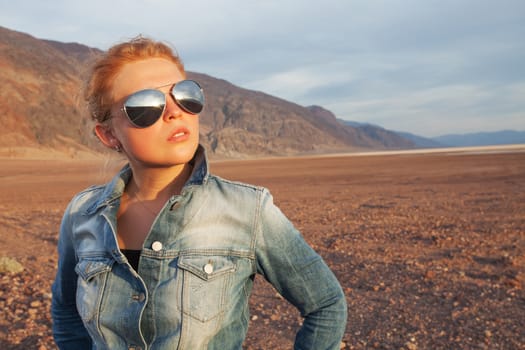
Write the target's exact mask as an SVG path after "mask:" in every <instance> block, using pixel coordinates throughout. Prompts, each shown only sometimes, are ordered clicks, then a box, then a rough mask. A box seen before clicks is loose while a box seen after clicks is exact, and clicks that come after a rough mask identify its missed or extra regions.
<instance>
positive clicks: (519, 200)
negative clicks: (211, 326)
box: [0, 148, 525, 350]
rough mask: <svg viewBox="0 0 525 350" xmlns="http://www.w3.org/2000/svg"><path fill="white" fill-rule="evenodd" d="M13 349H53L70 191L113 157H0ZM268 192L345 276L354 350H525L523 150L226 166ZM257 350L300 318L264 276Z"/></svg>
mask: <svg viewBox="0 0 525 350" xmlns="http://www.w3.org/2000/svg"><path fill="white" fill-rule="evenodd" d="M0 164H1V166H0V180H1V181H0V230H1V231H0V257H9V258H11V259H15V260H16V261H18V262H19V263H21V264H22V265H23V267H24V270H23V271H21V272H18V273H0V310H1V311H0V312H1V313H2V314H1V316H0V349H6V350H9V349H40V350H43V349H54V348H55V347H54V345H53V341H52V336H51V320H50V315H49V308H50V298H51V294H50V285H51V283H52V280H53V277H54V270H55V266H56V263H57V255H56V243H57V231H58V226H59V223H60V219H61V215H62V211H63V210H64V208H65V206H66V204H67V203H68V201H69V199H70V198H71V196H72V195H73V194H74V193H76V192H78V191H79V190H81V189H83V188H85V187H86V186H88V185H90V184H93V183H100V182H103V181H105V180H106V179H107V178H108V177H109V176H110V175H111V174H112V171H113V169H114V168H115V166H116V164H117V161H114V160H110V161H107V160H102V161H100V160H83V161H79V160H57V159H55V160H37V159H33V160H28V159H10V158H2V159H0ZM211 169H212V171H213V172H214V173H216V174H218V175H221V176H223V177H226V178H229V179H234V180H240V181H244V182H249V183H253V184H258V185H262V186H266V187H268V188H269V189H270V190H271V192H272V193H273V195H274V197H275V201H276V203H277V204H278V205H279V206H280V207H281V209H282V210H283V211H284V212H285V214H287V215H288V217H289V218H290V219H291V220H292V222H294V224H295V225H296V226H297V227H298V228H299V229H300V230H301V232H302V233H303V235H304V236H305V238H306V240H307V241H308V242H309V243H310V244H311V245H312V246H313V247H314V248H315V249H316V250H317V251H318V252H319V253H320V255H321V256H322V257H323V258H324V259H325V261H326V262H327V263H328V264H329V266H330V267H331V268H332V269H333V271H334V272H335V274H336V276H337V277H338V279H339V280H340V282H341V284H342V286H343V289H344V290H345V293H346V297H347V300H348V308H349V319H348V325H347V328H346V333H345V336H344V339H343V343H342V344H341V348H342V349H407V350H414V349H524V348H525V291H524V287H525V152H524V149H523V148H521V149H517V150H516V149H512V150H507V151H505V150H499V151H497V152H490V151H486V150H481V151H479V152H476V151H472V150H471V151H468V152H446V151H442V152H435V153H414V154H388V153H387V154H380V155H369V154H368V155H367V154H365V155H359V156H352V155H339V156H331V157H311V158H287V159H263V160H244V161H222V162H213V163H212V167H211ZM250 305H251V314H252V316H251V322H250V329H249V332H248V336H247V339H246V341H245V346H244V348H245V349H291V348H292V344H293V338H294V334H295V332H296V330H297V329H298V327H299V325H300V322H301V317H300V315H299V314H298V313H297V311H295V309H294V308H293V307H291V306H290V305H288V304H287V302H286V301H285V300H283V299H282V298H280V297H279V295H278V294H277V293H276V292H275V291H274V290H273V289H272V287H271V286H269V285H268V284H267V283H266V282H264V280H263V279H262V278H260V277H259V278H256V285H255V287H254V292H253V294H252V298H251V301H250Z"/></svg>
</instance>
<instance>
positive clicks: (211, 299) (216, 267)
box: [177, 256, 236, 322]
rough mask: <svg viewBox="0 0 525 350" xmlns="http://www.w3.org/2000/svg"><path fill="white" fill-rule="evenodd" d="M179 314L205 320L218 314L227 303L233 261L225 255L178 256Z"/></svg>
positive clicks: (233, 265)
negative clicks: (181, 275)
mask: <svg viewBox="0 0 525 350" xmlns="http://www.w3.org/2000/svg"><path fill="white" fill-rule="evenodd" d="M177 265H178V267H179V268H180V269H181V270H182V272H183V273H182V274H183V281H182V310H181V311H182V313H183V314H186V315H188V316H190V317H192V318H194V319H196V320H199V321H201V322H207V321H209V320H211V319H213V318H215V317H217V316H218V315H220V314H221V313H223V312H224V308H225V306H226V305H227V303H228V286H229V284H230V278H231V276H232V274H233V272H234V271H235V268H236V266H235V263H234V262H233V261H232V260H231V259H230V258H229V257H226V256H181V257H180V258H179V261H178V264H177Z"/></svg>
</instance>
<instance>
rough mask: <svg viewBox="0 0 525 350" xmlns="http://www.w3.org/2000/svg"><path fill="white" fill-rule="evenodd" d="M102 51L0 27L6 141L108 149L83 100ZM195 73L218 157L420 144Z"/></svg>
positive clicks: (1, 140)
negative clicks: (93, 63)
mask: <svg viewBox="0 0 525 350" xmlns="http://www.w3.org/2000/svg"><path fill="white" fill-rule="evenodd" d="M100 54H101V51H100V50H98V49H94V48H89V47H87V46H84V45H81V44H78V43H60V42H56V41H50V40H40V39H37V38H34V37H32V36H30V35H28V34H24V33H20V32H16V31H12V30H9V29H7V28H3V27H0V66H1V67H2V69H1V70H0V84H1V86H2V89H1V90H0V102H1V104H2V106H3V108H2V109H3V115H2V120H3V121H4V123H3V127H2V128H1V129H0V147H3V148H6V147H11V148H12V147H49V148H50V149H53V150H59V151H62V152H66V153H67V154H69V155H70V156H75V154H77V153H78V152H79V151H80V150H82V151H87V150H89V149H95V150H97V151H101V150H102V148H101V146H100V145H99V144H98V141H97V140H96V139H95V138H94V137H93V135H92V133H91V127H92V126H91V125H90V120H89V118H88V117H87V116H86V113H85V110H84V108H83V100H82V82H83V79H84V78H85V69H86V67H88V65H89V63H90V61H91V60H93V59H94V58H96V57H97V56H98V55H100ZM188 76H189V77H190V78H192V79H195V80H198V81H199V82H200V83H201V85H202V86H203V88H204V90H205V93H206V97H207V105H206V108H205V110H204V111H203V113H202V114H201V142H202V143H204V144H205V145H206V146H207V148H208V150H209V151H210V155H211V156H212V157H215V158H242V157H258V156H287V155H298V154H320V153H327V152H347V151H351V150H355V149H386V148H396V149H399V148H410V147H413V143H412V142H410V141H408V140H406V139H404V138H402V137H399V136H397V137H395V135H392V134H391V133H389V132H388V131H386V130H384V129H380V130H377V129H374V128H361V127H358V128H356V127H353V126H350V125H345V124H343V123H341V122H340V121H338V120H337V119H336V117H335V116H334V115H333V114H332V113H331V112H329V111H327V110H325V109H323V108H322V107H318V106H310V107H303V106H299V105H297V104H294V103H291V102H288V101H285V100H283V99H280V98H278V97H274V96H270V95H268V94H265V93H262V92H258V91H251V90H247V89H243V88H240V87H238V86H235V85H233V84H231V83H229V82H227V81H224V80H221V79H216V78H213V77H211V76H208V75H205V74H201V73H195V72H188Z"/></svg>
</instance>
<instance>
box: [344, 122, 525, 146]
mask: <svg viewBox="0 0 525 350" xmlns="http://www.w3.org/2000/svg"><path fill="white" fill-rule="evenodd" d="M339 121H340V122H341V123H343V124H345V125H348V126H352V127H354V128H357V129H367V128H370V127H373V128H374V129H381V127H380V126H377V125H371V124H368V123H359V122H355V121H349V120H342V119H340V120H339ZM391 132H393V133H396V134H398V135H399V136H401V137H403V138H404V139H406V140H409V141H411V142H412V143H413V144H414V146H415V147H417V148H436V147H469V146H494V145H513V144H525V131H515V130H502V131H494V132H477V133H466V134H449V135H441V136H437V137H432V138H427V137H422V136H418V135H414V134H411V133H408V132H403V131H391Z"/></svg>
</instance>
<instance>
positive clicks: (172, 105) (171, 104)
mask: <svg viewBox="0 0 525 350" xmlns="http://www.w3.org/2000/svg"><path fill="white" fill-rule="evenodd" d="M183 114H184V112H183V111H182V109H181V108H180V107H179V105H177V103H176V102H175V100H173V97H172V96H171V95H170V94H168V95H167V96H166V108H165V109H164V115H163V118H164V120H165V121H169V120H170V119H178V118H181V117H182V116H183Z"/></svg>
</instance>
